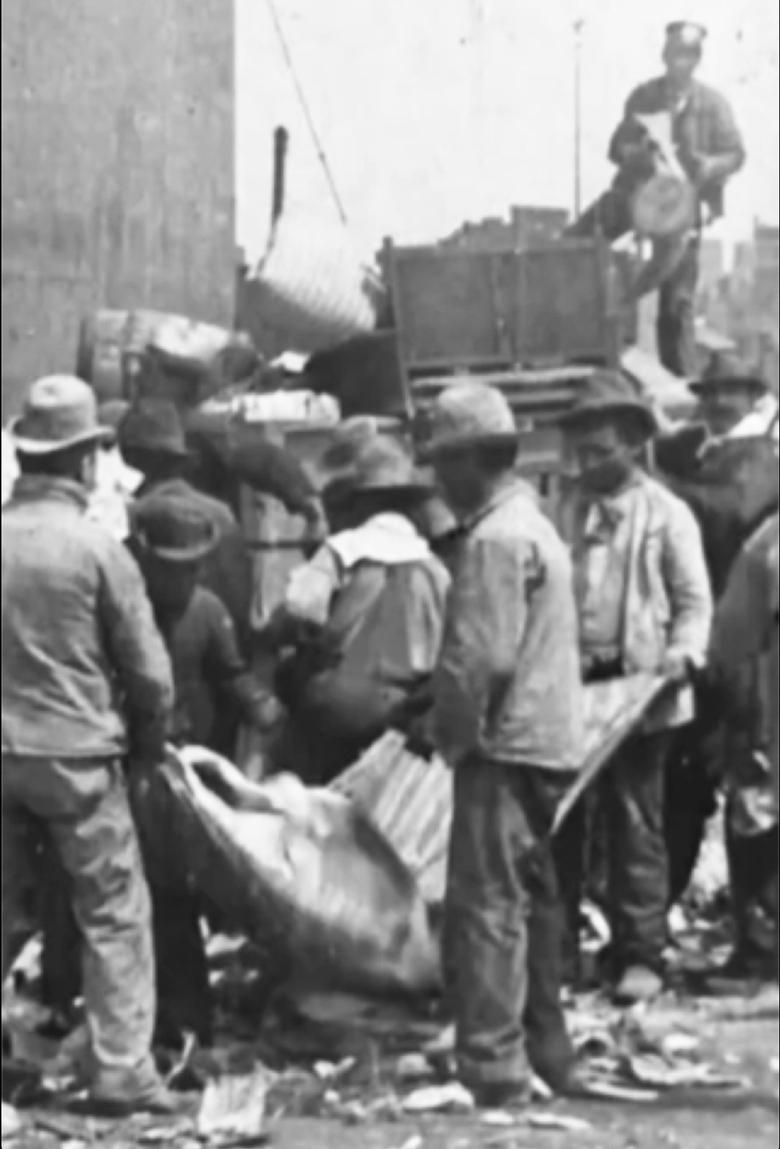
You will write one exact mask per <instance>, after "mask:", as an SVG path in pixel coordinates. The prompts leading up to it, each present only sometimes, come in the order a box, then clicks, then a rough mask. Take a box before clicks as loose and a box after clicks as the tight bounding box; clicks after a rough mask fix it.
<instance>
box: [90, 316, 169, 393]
mask: <svg viewBox="0 0 780 1149" xmlns="http://www.w3.org/2000/svg"><path fill="white" fill-rule="evenodd" d="M164 318H165V316H164V313H163V312H161V311H127V310H123V311H119V310H109V309H107V308H101V309H100V310H98V311H95V312H94V313H93V314H92V315H88V316H87V317H86V318H85V319H84V320H83V321H82V323H81V328H80V331H79V342H78V350H77V352H76V374H77V375H78V376H79V377H80V378H82V379H84V380H85V382H87V383H91V384H92V386H93V388H94V389H95V392H96V394H97V396H98V399H99V400H100V401H101V402H105V400H107V399H122V398H124V397H125V396H124V369H123V363H124V357H125V355H127V354H128V353H138V354H140V353H141V352H143V351H144V350H145V349H146V347H147V345H148V344H149V341H150V339H151V338H152V336H153V334H154V331H155V330H156V328H157V325H158V324H159V323H160V321H161V320H162V319H164Z"/></svg>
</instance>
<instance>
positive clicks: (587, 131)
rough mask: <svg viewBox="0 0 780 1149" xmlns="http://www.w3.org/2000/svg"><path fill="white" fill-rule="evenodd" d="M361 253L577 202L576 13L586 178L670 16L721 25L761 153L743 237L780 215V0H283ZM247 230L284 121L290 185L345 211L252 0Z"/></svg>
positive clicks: (242, 97)
mask: <svg viewBox="0 0 780 1149" xmlns="http://www.w3.org/2000/svg"><path fill="white" fill-rule="evenodd" d="M274 3H275V6H276V10H277V12H278V16H279V19H280V21H281V23H282V26H283V28H284V32H285V36H286V39H287V41H288V44H289V48H290V52H291V54H292V57H293V60H294V64H295V69H296V72H297V74H298V76H299V79H300V82H301V84H302V86H303V89H304V91H305V93H306V97H307V102H308V104H309V107H310V110H311V114H312V117H313V120H314V122H315V125H316V128H317V132H318V134H319V136H320V138H321V141H322V146H323V150H324V152H325V154H326V155H327V157H328V161H329V164H330V167H331V169H332V171H333V176H334V180H335V183H336V186H337V188H338V193H339V197H340V199H341V200H342V202H343V205H344V208H345V212H346V215H347V219H348V224H349V229H350V232H351V235H352V238H353V240H354V242H355V243H356V245H357V247H358V250H359V251H360V253H361V255H362V256H364V257H365V258H369V257H370V256H372V255H373V253H374V252H375V251H376V250H377V248H378V247H379V246H380V244H381V241H382V238H383V237H384V236H387V235H390V236H392V237H393V238H394V239H396V240H397V241H399V242H400V241H404V242H425V241H431V242H433V241H436V240H437V239H439V238H442V237H443V236H445V235H447V234H449V233H450V232H452V231H454V230H455V229H456V228H457V227H459V226H460V224H461V223H462V222H463V221H464V220H472V221H476V220H480V219H482V218H485V217H487V216H491V215H499V216H506V215H507V214H508V210H509V207H510V205H512V204H534V205H549V206H560V207H566V208H569V209H571V207H572V205H573V197H574V143H573V141H574V102H575V101H574V87H575V85H574V71H575V69H574V58H575V51H574V45H575V36H574V23H575V21H576V20H577V19H582V20H583V22H584V23H583V31H582V82H581V91H582V124H583V129H582V141H583V143H582V186H583V196H584V199H585V201H586V202H587V201H588V200H590V199H593V198H595V196H596V195H598V193H599V192H600V191H601V190H602V188H603V187H604V186H606V184H607V182H608V180H609V178H610V167H609V165H608V163H607V162H606V160H605V156H604V153H605V150H606V146H607V142H608V138H609V135H610V133H611V131H612V129H613V127H614V126H615V124H616V123H617V121H618V119H619V118H620V113H621V110H622V105H623V103H624V101H625V98H626V96H627V94H628V92H629V91H630V89H631V88H632V87H634V86H635V85H636V84H637V83H639V82H640V81H642V80H644V79H647V78H649V77H650V76H652V75H654V74H656V73H657V72H658V71H659V70H660V51H661V46H662V41H663V28H664V25H665V24H666V22H667V21H668V20H671V19H678V18H682V19H696V20H700V21H701V22H703V23H705V24H706V25H707V26H708V28H709V38H708V43H707V49H706V54H705V60H704V63H703V66H702V70H701V78H702V79H703V80H705V81H707V82H710V83H712V84H713V85H714V86H716V87H719V88H720V89H721V90H722V91H723V92H724V93H725V94H727V95H728V97H729V98H730V100H731V102H732V104H733V106H734V109H735V112H736V115H737V117H738V120H739V123H740V126H741V128H742V130H743V132H744V135H745V138H746V143H747V148H748V153H749V160H748V164H747V166H746V168H745V170H744V172H743V173H741V174H740V175H739V176H737V177H736V178H735V179H734V180H733V182H732V183H731V184H730V186H729V195H728V203H727V213H728V215H727V219H726V220H725V221H724V222H723V223H721V224H720V225H718V228H719V231H718V232H716V233H715V234H722V235H723V236H724V238H725V239H726V240H729V241H731V240H733V239H737V238H740V237H742V236H746V235H748V234H749V233H750V231H751V230H752V226H753V221H754V219H756V218H759V219H760V220H761V221H762V222H765V223H777V221H778V134H779V130H780V129H779V120H778V102H779V100H778V6H777V4H776V0H709V2H707V3H705V2H704V0H699V2H696V0H694V2H693V3H691V2H687V3H686V2H685V0H677V3H674V0H274ZM236 8H237V103H238V106H237V161H236V162H237V215H238V225H237V226H238V240H239V243H240V244H241V245H242V246H244V248H245V249H246V251H247V254H248V256H249V258H250V259H255V258H258V257H259V256H260V255H262V252H263V251H264V249H265V245H266V242H267V237H268V226H269V216H270V200H271V173H272V162H271V158H272V134H273V130H274V128H275V127H276V126H277V125H280V124H282V125H284V126H286V127H287V128H288V130H289V132H290V137H291V142H290V153H289V161H288V177H287V185H288V187H287V196H288V204H289V206H290V208H292V209H295V210H297V211H300V212H302V213H304V214H305V215H306V216H307V218H310V219H311V220H312V221H317V222H319V221H322V222H335V221H336V220H337V218H338V216H337V211H336V207H335V205H334V200H333V197H332V195H331V193H330V190H329V187H328V183H327V181H326V178H325V175H324V173H323V170H322V166H321V164H320V161H319V160H318V157H317V149H316V147H315V145H314V143H313V141H312V137H311V134H310V132H309V129H308V127H307V125H306V120H305V118H304V116H303V113H302V111H301V106H300V103H299V100H298V97H297V95H296V91H295V87H294V84H293V80H292V78H291V75H290V72H289V70H288V68H287V65H286V63H285V59H284V56H283V53H282V50H281V47H280V44H279V40H278V38H277V34H276V31H275V29H274V24H273V22H272V19H271V16H270V12H269V0H237V3H236Z"/></svg>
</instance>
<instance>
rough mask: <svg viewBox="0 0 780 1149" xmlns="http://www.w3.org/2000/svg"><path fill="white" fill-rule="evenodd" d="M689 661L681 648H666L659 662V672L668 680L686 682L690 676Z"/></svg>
mask: <svg viewBox="0 0 780 1149" xmlns="http://www.w3.org/2000/svg"><path fill="white" fill-rule="evenodd" d="M691 669H692V668H691V661H690V659H689V658H688V656H687V654H685V653H683V651H681V650H667V652H666V654H665V656H664V660H663V662H662V663H661V674H662V675H663V676H664V677H665V678H668V679H669V681H670V682H680V683H682V682H688V681H689V680H690V678H691Z"/></svg>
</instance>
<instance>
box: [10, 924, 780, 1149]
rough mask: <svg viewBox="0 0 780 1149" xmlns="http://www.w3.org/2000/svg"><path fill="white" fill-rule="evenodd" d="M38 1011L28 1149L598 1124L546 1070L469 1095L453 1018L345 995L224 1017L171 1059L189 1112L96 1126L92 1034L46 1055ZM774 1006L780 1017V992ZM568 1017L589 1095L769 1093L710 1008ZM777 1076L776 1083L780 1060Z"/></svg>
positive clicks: (30, 1011) (598, 1009) (593, 1010)
mask: <svg viewBox="0 0 780 1149" xmlns="http://www.w3.org/2000/svg"><path fill="white" fill-rule="evenodd" d="M210 949H211V953H212V955H213V956H214V957H215V959H216V960H215V964H216V965H222V963H223V961H224V959H225V956H226V954H229V955H230V957H231V959H232V960H234V961H236V962H239V961H243V960H244V957H243V956H242V955H241V951H240V950H239V948H238V946H237V945H235V944H233V943H229V942H228V941H227V939H225V938H223V937H220V938H214V939H212V944H211V947H210ZM223 969H224V966H223ZM36 1008H37V1007H34V1006H32V1005H31V1004H30V1003H29V1002H28V1003H26V1005H25V1006H23V1005H22V1003H21V1002H18V1003H17V1012H16V1015H15V1023H16V1024H15V1025H14V1028H13V1034H14V1037H13V1040H14V1045H15V1051H16V1049H17V1048H18V1049H19V1050H22V1051H24V1052H26V1054H27V1056H28V1058H32V1057H33V1056H35V1057H36V1058H37V1062H36V1064H34V1065H33V1063H32V1062H31V1061H30V1062H28V1076H27V1079H26V1081H25V1082H24V1083H23V1084H22V1078H21V1074H19V1075H18V1078H17V1086H16V1092H14V1091H13V1090H12V1089H11V1082H10V1078H9V1076H8V1074H7V1072H6V1065H5V1064H4V1077H3V1092H4V1097H5V1101H4V1108H3V1144H4V1145H16V1146H19V1147H20V1149H21V1147H22V1146H25V1147H26V1146H29V1145H35V1144H41V1145H45V1146H46V1149H48V1145H49V1144H53V1142H45V1141H43V1140H41V1141H37V1140H35V1139H34V1136H33V1135H35V1136H40V1137H44V1136H46V1135H49V1136H56V1137H57V1139H58V1140H57V1142H56V1143H59V1144H67V1145H69V1146H70V1149H77V1146H79V1147H80V1146H82V1145H86V1144H88V1143H90V1144H91V1143H101V1142H102V1143H103V1144H106V1145H112V1146H114V1147H117V1146H119V1145H175V1146H177V1147H182V1149H190V1147H191V1149H196V1147H197V1146H203V1145H208V1146H217V1147H222V1149H227V1147H228V1146H237V1145H244V1146H250V1145H260V1144H265V1143H266V1141H267V1140H272V1139H273V1135H274V1131H275V1130H276V1128H277V1127H278V1125H279V1123H280V1122H281V1121H282V1120H284V1119H286V1118H301V1117H306V1118H317V1119H320V1120H324V1121H328V1122H333V1123H340V1124H343V1125H346V1126H358V1127H362V1126H366V1127H368V1126H385V1125H388V1126H398V1130H399V1140H398V1144H399V1146H401V1145H407V1144H409V1145H411V1144H416V1145H424V1144H425V1143H426V1142H425V1137H424V1133H425V1130H426V1128H427V1127H428V1126H429V1125H430V1124H431V1123H437V1122H440V1121H441V1120H442V1119H447V1118H452V1119H455V1120H457V1121H459V1122H463V1121H467V1122H469V1123H477V1124H478V1125H479V1126H480V1127H484V1128H485V1129H491V1128H493V1129H497V1130H498V1129H518V1130H519V1129H538V1130H551V1131H561V1132H570V1133H574V1134H577V1133H586V1132H588V1131H590V1130H591V1129H593V1128H595V1125H594V1124H593V1123H592V1122H591V1120H590V1119H589V1118H590V1117H591V1116H592V1114H589V1113H588V1110H587V1109H586V1110H584V1111H581V1110H580V1111H578V1112H576V1113H573V1112H571V1105H570V1104H567V1105H562V1104H561V1103H560V1102H559V1101H558V1100H557V1099H556V1098H554V1097H553V1096H552V1094H551V1092H550V1090H549V1089H548V1088H547V1087H546V1086H545V1084H544V1083H543V1082H541V1081H538V1080H537V1081H535V1082H534V1090H533V1098H532V1101H531V1103H530V1105H529V1106H528V1108H527V1109H525V1110H522V1111H515V1110H512V1111H504V1110H494V1111H479V1110H477V1107H476V1106H475V1102H474V1098H473V1097H472V1096H471V1094H470V1093H469V1091H468V1090H467V1089H465V1088H464V1087H463V1086H462V1085H461V1084H460V1083H459V1082H458V1081H457V1080H455V1075H454V1059H453V1054H454V1033H453V1030H452V1028H450V1027H447V1028H444V1029H442V1021H441V1018H440V1017H436V1016H432V1015H431V1013H430V1012H429V1013H428V1015H427V1016H425V1014H424V1011H423V1010H422V1009H421V1008H417V1009H416V1010H413V1009H411V1008H409V1007H408V1006H407V1007H403V1006H401V1005H399V1004H398V1003H396V1004H393V1003H388V1002H382V1003H377V1002H376V1001H368V1000H366V999H358V998H347V997H343V996H342V997H339V996H337V995H327V996H326V997H322V998H320V999H319V1002H317V1001H316V1000H315V999H311V1000H309V1001H304V1000H301V1001H300V1002H299V1003H294V1002H291V1001H290V1000H286V1001H280V1002H279V1003H278V1004H277V1006H276V1008H275V1009H274V1010H273V1011H271V1012H269V1013H268V1014H267V1015H266V1017H265V1019H264V1021H263V1024H262V1027H261V1026H259V1025H258V1026H256V1027H255V1028H254V1029H252V1027H251V1026H246V1027H245V1028H244V1029H243V1030H242V1028H241V1017H240V1016H233V1017H228V1016H227V1015H226V1014H223V1026H222V1030H221V1033H220V1038H219V1041H218V1043H217V1046H216V1048H215V1049H214V1050H213V1051H211V1050H208V1051H205V1050H200V1049H198V1047H197V1044H196V1043H195V1041H194V1040H188V1041H187V1042H186V1043H185V1047H184V1049H183V1050H182V1051H181V1053H180V1054H179V1055H178V1057H176V1058H175V1059H173V1060H172V1061H170V1063H168V1064H163V1065H162V1068H163V1070H164V1072H165V1079H166V1082H167V1083H168V1085H169V1087H171V1088H173V1089H175V1090H178V1091H180V1092H182V1093H184V1094H187V1095H191V1105H190V1106H189V1107H188V1108H187V1107H185V1112H184V1115H179V1116H177V1117H175V1118H171V1119H170V1120H168V1121H161V1120H160V1119H159V1118H148V1119H142V1118H134V1119H133V1120H132V1122H125V1123H124V1124H123V1125H121V1126H120V1125H118V1124H117V1123H116V1122H113V1123H112V1122H98V1121H94V1120H90V1121H89V1123H88V1124H86V1123H85V1122H84V1120H83V1119H79V1118H78V1117H76V1116H74V1115H72V1114H71V1113H70V1112H67V1111H66V1110H64V1109H63V1107H62V1099H63V1092H64V1091H67V1090H68V1089H73V1088H74V1073H75V1069H76V1065H77V1062H78V1052H79V1045H80V1043H81V1042H83V1031H76V1033H75V1034H74V1035H72V1036H71V1037H70V1038H68V1039H66V1041H65V1042H64V1043H62V1044H61V1045H59V1046H57V1047H54V1046H51V1043H50V1046H51V1048H50V1049H49V1054H50V1055H49V1056H48V1057H44V1053H45V1052H46V1048H45V1046H46V1043H45V1042H43V1041H42V1040H41V1039H37V1038H36V1036H35V1034H34V1032H33V1031H32V1030H31V1029H29V1028H28V1029H27V1030H26V1031H25V1030H24V1029H22V1027H21V1018H22V1015H24V1017H25V1019H26V1024H27V1025H28V1026H30V1025H31V1023H32V1022H33V1021H34V1019H35V1017H36V1016H37V1014H36ZM773 1008H774V1010H775V1016H776V1011H777V994H776V993H775V996H774V1007H773ZM568 1022H569V1027H570V1031H571V1033H572V1036H573V1040H574V1044H575V1048H576V1051H577V1054H578V1058H579V1062H580V1067H581V1078H582V1082H583V1096H582V1098H581V1100H582V1101H588V1100H591V1101H594V1102H596V1103H599V1104H603V1103H606V1102H612V1103H615V1104H617V1105H618V1106H620V1105H624V1106H635V1105H642V1106H652V1105H658V1106H659V1107H660V1106H661V1105H662V1104H663V1103H664V1101H665V1100H666V1101H668V1100H670V1099H672V1098H674V1099H675V1100H676V1101H678V1102H679V1101H680V1099H681V1098H685V1103H686V1104H688V1105H690V1104H695V1100H694V1097H695V1098H698V1099H699V1100H701V1099H702V1098H704V1099H706V1098H710V1100H711V1099H712V1098H713V1096H714V1095H716V1094H717V1095H719V1096H721V1097H724V1096H725V1097H727V1098H729V1099H731V1101H732V1102H735V1103H736V1102H741V1103H743V1104H748V1103H750V1102H751V1099H754V1098H755V1096H756V1082H755V1081H753V1080H751V1077H750V1075H749V1074H747V1073H746V1072H745V1067H744V1065H743V1064H742V1063H738V1062H737V1059H736V1058H733V1057H732V1056H731V1051H730V1050H728V1049H723V1048H721V1047H720V1046H719V1044H718V1039H717V1030H716V1028H714V1027H713V1025H712V1024H711V1022H710V1019H709V1017H708V1015H707V1014H706V1013H705V1012H703V1011H701V1010H699V1009H698V1007H695V1008H694V1009H692V1008H690V1007H688V1008H686V1010H685V1011H683V1010H682V1009H681V1007H680V1005H679V1003H677V1002H675V1001H673V1000H672V999H669V1000H666V1001H664V1002H662V1003H660V1004H659V1005H658V1006H657V1007H653V1008H647V1007H645V1008H642V1009H634V1010H632V1011H630V1012H628V1013H621V1012H620V1011H618V1010H616V1009H614V1008H613V1007H611V1006H609V1005H608V1004H607V1003H606V1002H605V1001H604V999H602V998H600V997H598V996H597V995H590V996H588V997H579V998H577V999H572V1000H571V1001H570V1003H569V1009H568ZM17 1042H18V1045H17ZM52 1054H53V1055H52ZM732 1061H733V1062H734V1064H733V1065H732V1064H730V1062H732ZM10 1064H11V1065H13V1064H15V1062H11V1063H10ZM33 1071H37V1076H36V1077H35V1079H34V1080H33V1076H32V1074H33ZM767 1072H768V1073H769V1074H771V1075H773V1078H774V1081H773V1085H772V1086H771V1088H776V1078H777V1072H778V1066H777V1060H776V1059H774V1060H773V1062H772V1063H771V1064H770V1065H769V1066H768V1069H767ZM764 1076H765V1077H766V1074H765V1075H764ZM73 1096H77V1095H75V1094H71V1097H73ZM13 1103H16V1104H17V1105H19V1106H20V1107H22V1106H23V1107H24V1108H23V1111H22V1112H18V1111H17V1110H16V1109H15V1108H13ZM708 1103H709V1102H708ZM583 1112H584V1113H585V1116H583ZM599 1120H601V1121H603V1117H602V1118H600V1119H599ZM410 1124H411V1125H412V1126H415V1127H416V1129H417V1131H416V1132H415V1133H414V1134H411V1133H409V1131H408V1130H409V1126H410ZM597 1124H598V1122H597ZM414 1138H419V1140H416V1141H415V1140H414Z"/></svg>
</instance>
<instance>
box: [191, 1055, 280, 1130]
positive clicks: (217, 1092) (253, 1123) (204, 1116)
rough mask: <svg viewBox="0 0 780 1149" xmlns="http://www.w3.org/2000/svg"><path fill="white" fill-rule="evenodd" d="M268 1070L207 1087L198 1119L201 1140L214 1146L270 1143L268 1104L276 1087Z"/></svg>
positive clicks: (256, 1071)
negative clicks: (272, 1089) (266, 1120)
mask: <svg viewBox="0 0 780 1149" xmlns="http://www.w3.org/2000/svg"><path fill="white" fill-rule="evenodd" d="M273 1080H274V1075H272V1074H271V1073H270V1072H269V1071H268V1070H267V1069H266V1067H265V1066H263V1065H259V1066H257V1067H256V1069H255V1071H254V1072H253V1073H251V1074H248V1075H246V1076H243V1077H234V1076H225V1077H222V1078H219V1079H217V1080H214V1081H210V1082H209V1083H208V1085H207V1086H206V1090H205V1092H204V1094H203V1100H202V1102H201V1107H200V1112H199V1113H198V1119H197V1133H198V1136H199V1137H201V1138H203V1139H206V1140H208V1141H209V1143H210V1144H211V1145H223V1146H224V1145H227V1144H236V1143H239V1142H240V1143H241V1144H242V1145H249V1144H254V1145H260V1144H263V1143H264V1142H265V1141H266V1140H267V1131H266V1128H265V1119H266V1101H267V1097H268V1090H269V1088H270V1086H271V1084H272V1083H273Z"/></svg>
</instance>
